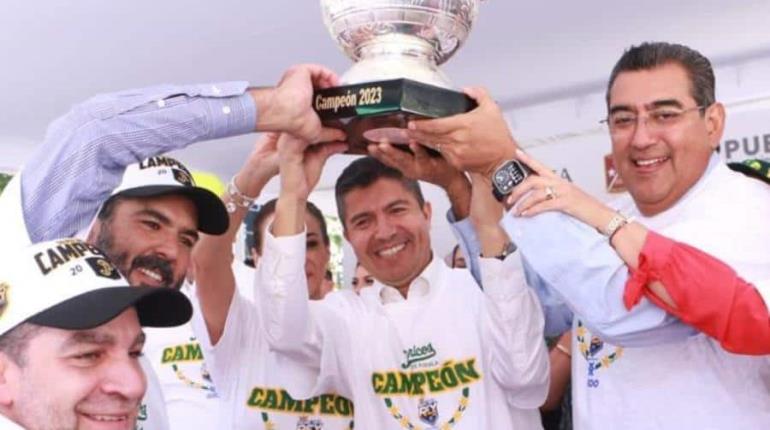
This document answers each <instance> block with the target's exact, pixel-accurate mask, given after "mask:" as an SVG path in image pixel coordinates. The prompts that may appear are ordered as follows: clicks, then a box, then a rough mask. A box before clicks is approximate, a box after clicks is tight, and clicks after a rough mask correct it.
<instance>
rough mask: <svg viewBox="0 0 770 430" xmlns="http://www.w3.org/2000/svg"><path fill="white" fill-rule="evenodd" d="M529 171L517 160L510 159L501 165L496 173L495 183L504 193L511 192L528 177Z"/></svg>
mask: <svg viewBox="0 0 770 430" xmlns="http://www.w3.org/2000/svg"><path fill="white" fill-rule="evenodd" d="M527 176H528V175H527V171H526V170H525V169H524V167H523V166H522V165H521V163H519V162H518V161H516V160H511V161H508V162H507V163H505V164H503V165H502V166H500V168H499V169H497V171H495V174H494V178H493V179H494V185H495V188H497V190H498V191H499V192H500V193H502V194H509V193H510V192H511V191H512V190H513V188H514V187H515V186H516V185H519V184H520V183H522V182H523V181H524V179H526V178H527Z"/></svg>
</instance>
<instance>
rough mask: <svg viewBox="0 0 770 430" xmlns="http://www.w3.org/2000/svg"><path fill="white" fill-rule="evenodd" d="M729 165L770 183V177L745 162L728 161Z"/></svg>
mask: <svg viewBox="0 0 770 430" xmlns="http://www.w3.org/2000/svg"><path fill="white" fill-rule="evenodd" d="M727 167H729V168H730V169H732V170H735V171H736V172H740V173H743V174H744V175H746V176H751V177H752V178H755V179H759V180H760V181H763V182H766V183H768V184H770V178H768V177H767V176H765V175H763V174H762V172H760V171H758V170H756V169H753V168H752V167H751V166H749V165H747V164H744V163H727Z"/></svg>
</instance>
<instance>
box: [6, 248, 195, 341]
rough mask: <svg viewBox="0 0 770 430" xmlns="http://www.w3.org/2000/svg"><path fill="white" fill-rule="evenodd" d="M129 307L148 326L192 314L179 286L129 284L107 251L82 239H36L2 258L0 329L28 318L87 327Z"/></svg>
mask: <svg viewBox="0 0 770 430" xmlns="http://www.w3.org/2000/svg"><path fill="white" fill-rule="evenodd" d="M130 307H135V308H136V312H137V315H138V316H139V322H140V323H141V325H143V326H149V327H173V326H178V325H181V324H184V323H186V322H187V321H188V320H189V319H190V317H191V316H192V305H191V304H190V301H189V300H188V299H187V297H186V296H185V295H184V294H182V293H181V292H180V291H178V290H176V289H172V288H155V287H131V286H129V283H128V281H126V279H124V278H123V277H122V276H121V275H120V273H119V272H118V269H117V268H116V267H115V266H114V265H112V263H110V262H109V261H108V260H107V257H105V256H104V253H102V252H101V251H100V250H99V249H98V248H96V247H94V246H92V245H89V244H87V243H85V242H83V241H82V240H80V239H60V240H55V241H51V242H43V243H38V244H35V245H32V246H29V247H26V248H24V249H22V250H20V251H19V252H17V253H15V254H14V256H13V257H12V258H10V259H8V260H6V261H3V262H0V334H4V333H6V332H8V331H9V330H11V329H13V328H14V327H16V326H18V325H19V324H21V323H24V322H30V323H33V324H37V325H41V326H46V327H56V328H60V329H65V330H86V329H90V328H94V327H98V326H100V325H102V324H104V323H107V322H109V321H110V320H112V319H113V318H115V317H117V316H118V315H120V313H122V312H123V311H124V310H126V309H128V308H130Z"/></svg>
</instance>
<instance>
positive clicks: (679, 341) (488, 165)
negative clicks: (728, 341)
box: [410, 43, 770, 429]
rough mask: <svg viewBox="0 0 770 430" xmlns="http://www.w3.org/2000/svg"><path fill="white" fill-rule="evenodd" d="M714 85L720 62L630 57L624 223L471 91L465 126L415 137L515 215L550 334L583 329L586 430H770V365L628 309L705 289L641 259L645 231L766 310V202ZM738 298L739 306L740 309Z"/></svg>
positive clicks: (620, 138)
mask: <svg viewBox="0 0 770 430" xmlns="http://www.w3.org/2000/svg"><path fill="white" fill-rule="evenodd" d="M714 86H715V79H714V73H713V70H712V68H711V65H710V63H709V61H708V59H706V58H705V57H703V56H702V55H701V54H700V53H698V52H696V51H694V50H692V49H690V48H688V47H685V46H681V45H675V44H669V43H645V44H642V45H640V46H637V47H633V48H631V49H629V50H628V51H626V53H624V55H623V56H622V57H621V59H620V60H619V61H618V63H617V64H616V66H615V68H614V69H613V71H612V74H611V76H610V80H609V84H608V87H607V109H608V117H607V119H606V122H607V123H608V126H609V130H610V137H611V139H612V153H613V158H614V161H615V165H616V166H617V169H618V172H619V174H620V176H621V178H622V179H623V181H624V183H625V184H626V186H627V187H628V189H629V194H630V196H625V197H622V198H621V199H619V201H617V202H614V203H613V204H612V206H613V209H614V210H607V209H606V207H605V206H604V205H602V204H601V203H598V202H596V201H595V200H593V199H592V198H590V197H588V196H587V195H585V193H583V192H582V191H580V190H579V189H577V188H576V187H574V186H573V185H570V184H568V183H566V182H565V181H562V180H560V179H559V178H558V176H556V175H550V172H548V170H547V169H545V168H544V166H542V165H540V164H539V163H537V162H536V161H535V160H532V159H531V158H530V157H529V156H527V155H526V154H523V153H521V152H520V151H519V150H518V149H517V144H516V142H515V141H514V139H513V138H512V137H511V135H510V133H509V131H508V129H507V127H506V124H505V121H504V119H503V116H502V113H501V112H500V110H499V108H498V107H497V106H496V105H495V104H494V102H493V101H492V99H491V98H490V97H489V96H488V95H487V94H486V93H485V92H484V91H482V90H470V91H469V92H468V93H469V95H470V96H471V97H474V98H475V99H477V101H478V102H479V107H478V108H477V109H475V110H474V111H472V112H470V113H468V114H465V115H459V116H456V117H451V118H447V119H439V120H430V121H418V122H415V123H413V124H411V125H410V128H411V137H412V138H413V139H415V140H417V141H419V142H421V143H423V144H425V145H428V146H432V147H434V148H436V149H439V150H440V151H441V152H442V154H443V155H444V157H445V158H446V159H447V160H449V161H450V162H451V163H452V164H454V165H456V166H458V167H459V168H462V169H464V170H470V171H475V172H479V173H483V174H485V176H486V177H487V178H490V181H491V182H492V183H493V185H494V186H495V187H496V188H497V191H498V195H499V196H500V197H501V199H505V198H506V197H507V198H508V201H509V202H511V203H514V202H515V204H514V205H513V207H512V208H511V210H510V211H509V212H508V213H507V214H506V216H505V217H504V218H503V221H502V224H503V227H504V228H505V229H506V231H507V232H508V234H509V235H510V237H511V239H512V240H513V241H514V242H515V243H516V244H517V245H518V246H519V248H520V250H521V252H522V256H523V258H524V259H525V260H526V261H527V263H528V264H529V265H530V266H531V267H530V268H531V269H532V270H531V272H530V275H531V276H530V277H529V278H528V279H529V281H530V285H531V286H532V287H533V288H535V289H536V290H538V291H539V292H540V293H542V296H541V302H542V303H543V305H544V310H545V313H546V331H547V332H550V334H557V333H558V332H559V331H560V330H561V331H564V330H566V329H568V328H570V327H569V325H568V324H567V322H569V321H573V323H572V327H571V328H572V329H573V336H574V337H573V339H572V340H573V341H572V345H573V347H572V356H573V357H574V359H573V361H572V386H573V405H574V409H573V412H574V422H575V428H577V429H581V428H625V429H636V428H638V429H650V428H715V429H721V428H760V427H763V424H764V425H765V426H766V424H767V423H768V422H770V394H769V392H768V389H767V387H768V386H770V358H768V356H758V357H751V356H741V355H734V354H732V353H730V352H728V351H726V350H725V349H724V348H723V347H722V345H721V344H720V341H721V339H720V338H719V337H717V336H713V337H709V336H707V335H705V334H704V333H702V332H701V331H699V330H697V329H696V328H695V327H698V325H697V324H692V325H687V324H685V323H683V321H688V323H691V322H690V321H689V319H688V318H687V317H688V315H687V314H679V315H680V316H681V317H682V319H681V320H680V319H679V318H677V317H675V316H674V315H673V314H672V313H668V312H666V311H665V310H664V308H663V307H659V306H656V305H655V304H653V302H652V301H648V300H642V301H641V302H639V303H638V305H636V306H634V307H631V306H629V308H630V309H629V308H627V307H626V304H629V305H631V304H635V303H634V300H629V298H633V297H631V296H633V295H634V294H637V296H636V300H637V301H638V299H639V296H638V294H639V290H644V289H652V288H653V286H655V285H657V287H660V288H661V289H660V290H658V292H657V293H656V294H659V295H660V296H661V297H662V298H664V299H668V300H672V298H675V297H680V296H679V294H680V293H681V292H683V291H687V292H689V293H690V294H692V293H694V291H693V288H694V287H693V286H694V285H696V284H695V283H693V282H692V280H693V279H695V278H697V276H698V274H697V273H692V275H691V276H688V275H687V273H685V274H684V275H683V276H680V277H679V278H678V279H674V280H672V278H671V277H670V276H667V275H668V274H669V273H670V272H671V271H674V270H676V268H677V266H679V267H681V266H684V265H686V262H684V261H681V260H677V258H674V254H673V253H671V252H669V251H670V249H669V250H667V249H664V248H654V247H650V246H648V244H647V243H645V242H644V240H643V241H641V242H640V243H636V244H635V248H634V247H633V246H632V247H631V248H633V249H636V252H635V253H631V254H630V255H629V254H628V253H627V252H626V251H624V250H625V249H626V248H621V246H619V240H624V239H623V236H624V234H625V235H626V236H628V232H629V231H631V230H633V229H636V228H644V229H647V230H645V231H650V232H655V233H658V234H660V235H663V236H667V237H670V238H672V239H675V240H677V241H679V242H683V243H685V244H688V245H690V246H692V247H694V248H697V249H698V250H701V251H705V252H707V253H709V254H711V255H713V256H716V257H717V258H719V259H721V260H722V261H724V262H726V263H727V264H728V265H730V266H731V267H732V268H733V269H734V270H735V272H737V273H738V274H740V275H741V276H742V277H743V278H744V279H746V280H748V281H750V282H752V283H753V285H754V286H755V287H756V290H755V291H751V293H753V294H754V297H755V299H756V300H759V301H760V303H761V301H762V299H764V302H765V306H767V303H770V290H768V285H767V282H768V280H770V254H768V253H767V252H766V248H767V243H770V242H768V241H769V240H770V229H767V228H757V227H756V226H763V225H765V224H766V220H767V219H768V217H770V188H769V187H767V185H766V184H764V183H762V182H760V181H756V180H753V179H750V178H747V177H745V176H743V175H740V174H738V173H735V172H732V171H730V170H729V169H728V168H727V167H726V166H725V165H724V164H723V163H722V162H721V161H720V160H719V157H718V155H717V154H716V152H715V150H716V149H717V148H718V145H719V141H720V139H721V136H722V131H723V128H724V122H725V111H724V107H723V106H722V105H721V104H720V103H718V102H716V100H715V97H714ZM470 124H473V126H470ZM512 160H522V161H526V162H528V163H530V164H531V167H532V168H533V169H534V170H535V172H536V173H538V174H537V175H532V176H530V177H529V178H527V179H525V180H523V181H517V180H514V179H515V178H516V175H517V174H520V171H518V170H517V169H519V168H520V166H517V165H516V164H515V163H513V161H512ZM501 179H502V180H501ZM518 183H521V185H518V186H517V184H518ZM506 194H507V196H506ZM535 215H536V216H535ZM632 217H633V218H635V221H636V222H632V221H631V219H632ZM763 220H765V221H763ZM597 230H598V232H597ZM460 233H461V234H463V235H464V237H465V239H466V240H465V242H466V245H467V244H472V243H474V241H473V240H472V239H473V237H472V236H473V234H474V233H473V232H472V231H467V230H466V231H461V232H460ZM650 236H652V235H648V236H647V237H650ZM640 250H641V251H640ZM475 255H478V253H477V252H475V251H473V250H471V251H470V256H471V257H474V256H475ZM472 264H475V263H473V262H472ZM690 267H691V266H690ZM661 279H668V280H669V281H667V283H665V284H661V282H660V281H661ZM632 286H636V287H637V290H633V289H632V288H631V287H632ZM724 288H725V289H732V288H737V287H735V285H732V284H726V285H724ZM732 291H733V292H734V293H735V294H733V295H731V294H728V297H729V296H735V297H737V296H738V292H739V291H738V290H737V289H736V290H732ZM744 292H745V291H744ZM695 293H697V292H695ZM624 299H625V300H626V301H625V303H624ZM672 303H673V305H674V308H676V306H677V304H678V303H677V302H676V300H673V301H672ZM565 304H566V305H568V306H565ZM679 304H681V302H680V303H679ZM689 306H691V308H690V310H697V311H700V312H702V311H703V310H704V309H707V310H709V311H713V317H714V318H718V317H724V316H725V315H728V316H729V315H730V312H731V311H732V310H733V308H734V302H732V301H730V300H726V301H725V302H724V303H715V301H714V298H713V297H706V296H704V297H702V300H701V301H700V302H696V303H694V304H693V303H691V304H689ZM573 316H574V318H573ZM547 334H548V333H547ZM754 350H756V348H754Z"/></svg>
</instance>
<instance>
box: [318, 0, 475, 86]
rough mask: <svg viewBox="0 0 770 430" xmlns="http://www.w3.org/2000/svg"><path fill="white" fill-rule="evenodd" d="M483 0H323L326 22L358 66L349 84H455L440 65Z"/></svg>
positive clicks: (464, 35)
mask: <svg viewBox="0 0 770 430" xmlns="http://www.w3.org/2000/svg"><path fill="white" fill-rule="evenodd" d="M479 1H480V0H321V12H322V14H323V19H324V23H325V25H326V28H327V29H328V30H329V33H330V34H331V36H332V38H333V39H334V40H335V42H337V45H338V46H339V47H340V48H341V49H342V51H343V52H345V54H346V55H347V56H348V57H350V59H352V60H353V61H354V62H355V65H354V66H353V67H352V68H351V69H350V70H348V71H347V72H346V73H345V74H344V75H343V76H342V82H344V83H346V84H358V83H362V82H368V81H373V80H385V79H398V78H407V79H413V80H415V81H418V82H423V83H426V84H431V85H435V86H439V87H444V88H452V85H451V83H450V82H449V79H447V77H446V76H445V75H444V73H442V72H441V71H440V70H439V69H438V66H439V65H440V64H443V63H444V62H446V61H447V60H448V59H449V58H450V57H451V56H452V55H454V53H455V52H457V50H458V49H459V48H460V46H461V45H462V44H463V42H465V40H466V39H467V38H468V34H469V33H470V30H471V27H472V26H473V22H474V21H475V20H476V16H477V15H478V10H479Z"/></svg>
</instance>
